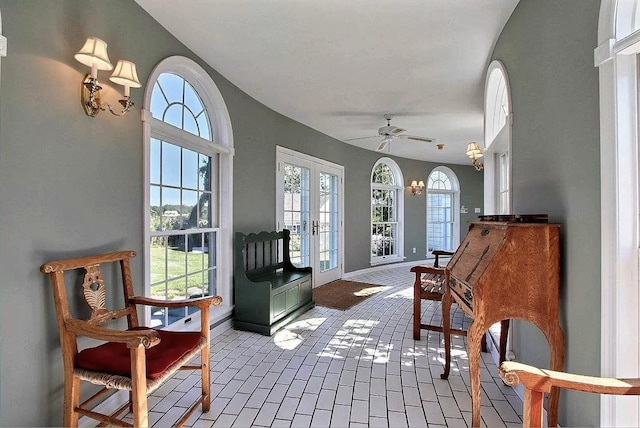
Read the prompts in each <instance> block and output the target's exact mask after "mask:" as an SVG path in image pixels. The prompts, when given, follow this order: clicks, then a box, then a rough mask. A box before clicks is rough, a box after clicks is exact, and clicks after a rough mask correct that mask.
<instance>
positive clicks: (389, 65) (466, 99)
mask: <svg viewBox="0 0 640 428" xmlns="http://www.w3.org/2000/svg"><path fill="white" fill-rule="evenodd" d="M136 2H137V3H138V4H140V5H141V6H142V7H143V8H144V9H145V10H146V11H147V12H148V13H150V14H151V15H152V16H153V17H154V18H155V19H156V20H157V21H158V22H159V23H160V24H162V25H163V26H164V27H165V28H166V29H167V30H169V31H170V32H171V33H172V34H174V35H175V36H176V37H177V38H178V39H179V40H180V41H182V42H183V43H184V44H185V45H187V46H188V47H189V48H190V49H191V50H193V51H194V52H195V53H196V54H197V55H199V56H200V57H201V58H202V59H203V60H204V61H206V62H207V63H208V64H209V65H210V66H211V67H213V68H214V69H216V70H217V71H218V72H220V73H221V74H222V75H223V76H225V78H227V79H229V80H230V81H231V82H232V83H234V84H235V85H236V86H238V87H239V88H240V89H242V90H243V91H244V92H246V93H247V94H249V95H250V96H252V97H253V98H255V99H256V100H258V101H260V102H261V103H263V104H265V105H267V106H268V107H270V108H272V109H273V110H275V111H277V112H279V113H282V114H284V115H286V116H288V117H290V118H292V119H294V120H297V121H299V122H301V123H303V124H305V125H308V126H310V127H311V128H314V129H316V130H318V131H321V132H323V133H325V134H327V135H330V136H332V137H334V138H336V139H338V140H342V141H345V140H351V139H354V138H355V139H356V140H353V141H347V144H354V145H357V146H359V147H363V148H366V149H370V150H375V149H376V148H377V147H378V145H379V143H380V142H381V140H382V137H380V136H379V135H378V128H380V127H382V126H385V125H386V124H387V121H386V120H385V119H384V117H383V116H384V115H385V114H393V115H394V117H393V119H392V120H391V125H395V126H397V127H400V128H403V129H405V130H406V132H404V133H403V134H404V135H413V136H422V137H430V138H434V139H435V142H433V143H429V142H424V141H417V140H411V139H393V140H392V141H391V144H390V145H389V148H388V150H389V153H391V154H393V155H397V156H401V157H406V158H412V159H419V160H429V161H434V162H440V163H459V164H465V163H468V159H467V157H466V156H465V153H464V152H465V148H466V145H467V143H469V142H471V141H477V142H479V143H482V141H483V104H484V101H483V98H484V84H485V71H486V68H487V66H488V64H489V60H490V55H491V51H492V49H493V46H494V44H495V42H496V40H497V38H498V36H499V35H500V32H501V31H502V28H503V27H504V24H505V23H506V21H507V19H508V18H509V16H510V15H511V13H512V12H513V9H514V8H515V6H516V4H517V3H518V0H349V1H345V0H323V1H312V0H261V1H255V0H180V1H175V0H136ZM361 137H369V138H361ZM438 143H441V144H444V149H442V150H438V149H437V147H436V144H438ZM386 150H387V149H385V152H386Z"/></svg>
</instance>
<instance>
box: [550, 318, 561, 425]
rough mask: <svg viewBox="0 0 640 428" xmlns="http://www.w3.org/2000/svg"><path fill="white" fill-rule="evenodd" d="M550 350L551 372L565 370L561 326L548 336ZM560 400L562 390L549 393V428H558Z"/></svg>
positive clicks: (552, 329)
mask: <svg viewBox="0 0 640 428" xmlns="http://www.w3.org/2000/svg"><path fill="white" fill-rule="evenodd" d="M547 338H548V340H549V348H550V350H551V370H555V371H559V372H561V371H563V370H564V333H563V332H562V329H561V328H560V324H557V325H556V326H552V327H551V332H550V333H549V334H548V335H547ZM559 399H560V388H558V387H553V388H551V392H550V393H549V412H548V414H547V421H548V422H547V426H549V427H556V426H558V401H559Z"/></svg>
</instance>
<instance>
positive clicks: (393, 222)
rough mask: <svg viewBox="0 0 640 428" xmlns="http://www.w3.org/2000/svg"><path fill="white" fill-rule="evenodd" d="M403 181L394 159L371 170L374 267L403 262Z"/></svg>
mask: <svg viewBox="0 0 640 428" xmlns="http://www.w3.org/2000/svg"><path fill="white" fill-rule="evenodd" d="M403 183H404V181H403V178H402V172H401V171H400V168H399V167H398V164H396V163H395V162H394V161H393V160H392V159H389V158H382V159H379V160H378V161H377V162H376V163H375V165H374V166H373V170H372V171H371V264H373V265H375V264H381V263H390V262H394V261H400V260H403V259H404V226H403V223H402V219H403V218H404V193H403V190H404V184H403Z"/></svg>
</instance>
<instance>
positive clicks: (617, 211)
mask: <svg viewBox="0 0 640 428" xmlns="http://www.w3.org/2000/svg"><path fill="white" fill-rule="evenodd" d="M639 52H640V1H638V0H602V4H601V6H600V18H599V22H598V47H597V48H596V49H595V52H594V58H595V65H596V67H598V72H599V75H600V79H599V80H600V146H601V147H600V154H601V155H600V171H601V172H600V177H601V186H600V188H601V191H600V195H601V196H600V206H601V212H602V215H601V221H600V223H601V225H602V226H601V228H602V231H601V239H600V242H601V254H602V257H601V259H602V263H601V272H602V274H601V280H602V293H601V295H602V302H601V315H600V319H601V323H602V329H601V344H602V352H601V366H602V370H601V372H602V375H603V376H615V377H639V376H640V313H639V312H640V311H638V308H639V307H640V281H639V278H638V270H639V268H640V266H639V263H638V262H639V257H640V253H639V250H638V249H639V247H640V239H639V235H640V231H639V224H638V218H639V215H640V212H639V209H638V204H639V201H638V191H639V189H640V183H639V168H638V153H639V138H638V135H639V134H640V132H639V130H638V120H639V118H640V113H639V111H638V105H639V104H638V103H639V102H640V96H639V89H638V88H639V85H638V82H639V81H640V75H639V73H638V70H639V67H640V58H639V56H638V53H639ZM621 338H624V340H621ZM600 415H601V417H600V425H601V426H640V400H638V399H629V398H628V397H616V396H603V397H602V399H601V412H600Z"/></svg>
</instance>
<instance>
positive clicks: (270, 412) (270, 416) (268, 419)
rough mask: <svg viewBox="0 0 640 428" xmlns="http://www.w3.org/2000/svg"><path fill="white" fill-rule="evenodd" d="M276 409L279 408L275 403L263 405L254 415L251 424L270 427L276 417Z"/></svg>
mask: <svg viewBox="0 0 640 428" xmlns="http://www.w3.org/2000/svg"><path fill="white" fill-rule="evenodd" d="M278 407H280V406H279V405H278V404H276V403H265V404H264V405H263V406H262V407H261V408H260V411H259V412H258V414H257V415H256V418H255V420H254V421H253V423H254V424H255V425H261V426H266V427H268V426H271V423H272V422H273V420H274V419H275V417H276V413H277V412H278Z"/></svg>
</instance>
